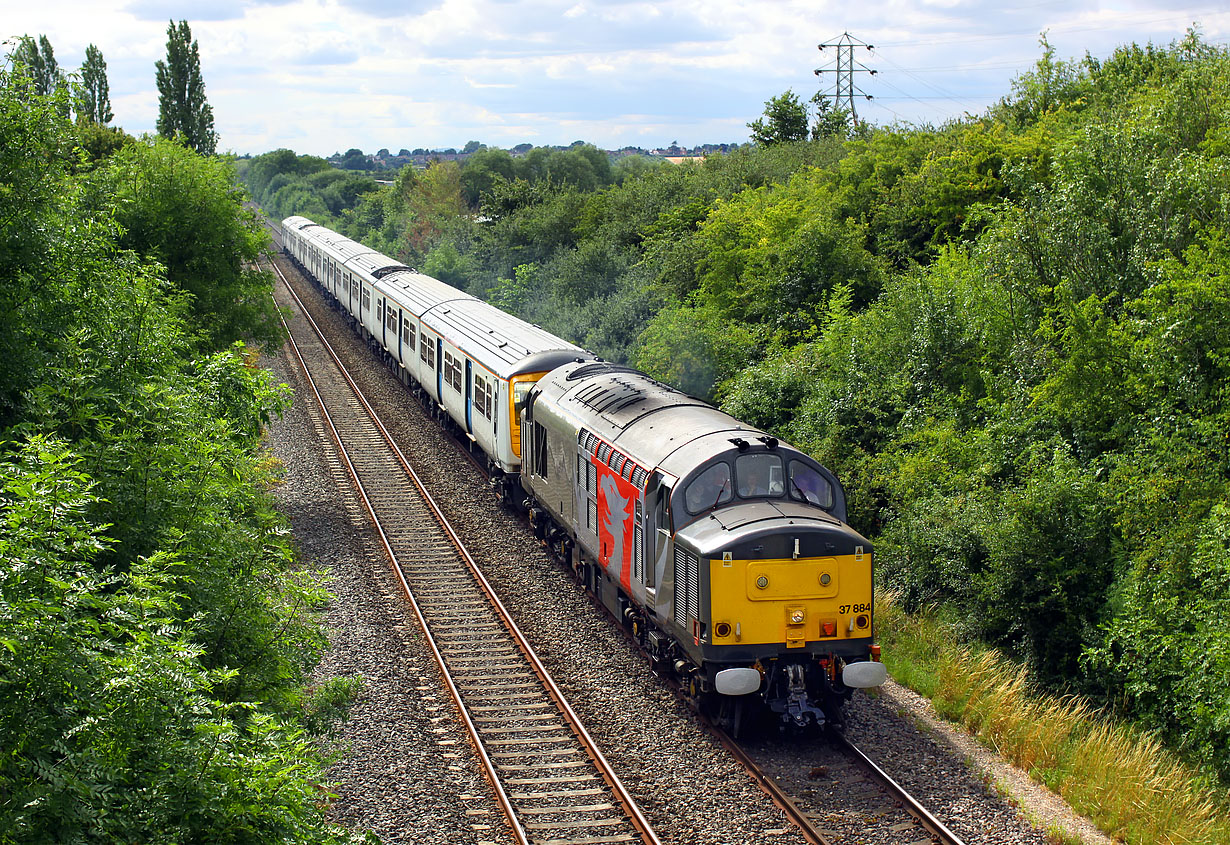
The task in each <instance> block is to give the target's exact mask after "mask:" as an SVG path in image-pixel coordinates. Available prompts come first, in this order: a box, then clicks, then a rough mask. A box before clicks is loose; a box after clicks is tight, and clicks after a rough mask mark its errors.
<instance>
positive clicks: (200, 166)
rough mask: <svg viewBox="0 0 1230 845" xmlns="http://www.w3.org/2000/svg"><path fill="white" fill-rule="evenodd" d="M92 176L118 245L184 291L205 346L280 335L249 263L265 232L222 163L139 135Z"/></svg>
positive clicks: (265, 283) (264, 283) (262, 279)
mask: <svg viewBox="0 0 1230 845" xmlns="http://www.w3.org/2000/svg"><path fill="white" fill-rule="evenodd" d="M92 182H93V185H94V186H95V191H97V192H98V193H99V194H100V195H101V196H100V198H99V200H98V201H99V202H100V203H111V204H114V208H115V213H116V220H117V221H118V222H119V224H120V225H121V226H122V227H123V230H124V231H123V235H122V237H121V239H120V245H121V246H123V247H125V248H128V249H131V250H134V251H135V252H137V253H139V254H141V255H143V256H146V257H149V258H151V259H154V260H157V261H158V262H159V263H161V264H162V265H163V266H164V267H165V268H166V270H167V277H168V278H169V279H170V281H171V282H172V283H173V284H175V285H176V287H177V288H178V289H180V290H182V291H183V292H185V293H187V294H188V295H189V296H190V300H189V304H190V307H191V309H192V317H193V322H194V324H195V325H196V326H197V327H198V328H199V331H200V332H201V335H202V343H203V345H204V347H205V348H208V349H221V348H224V347H226V346H228V345H230V344H231V343H232V342H234V341H235V340H239V339H242V338H245V337H247V338H254V339H256V340H257V341H259V342H261V343H267V344H272V343H277V342H279V341H280V339H281V331H282V330H281V327H280V325H279V324H278V322H277V316H276V312H275V310H274V307H273V305H272V302H271V300H270V298H269V285H270V282H269V277H268V275H267V274H266V273H265V272H263V271H261V270H258V269H256V267H255V261H256V259H257V258H258V257H259V256H260V255H261V253H262V252H263V251H264V250H265V248H266V247H267V245H268V243H269V235H268V233H267V232H266V231H265V229H264V227H263V226H262V225H261V224H260V221H259V219H258V218H257V217H256V215H255V214H254V213H253V212H252V211H250V210H249V209H247V208H246V207H245V206H244V200H245V197H244V194H243V192H242V191H241V190H240V189H239V188H238V186H237V185H236V182H235V177H234V173H233V171H232V170H231V168H230V166H229V165H228V164H227V163H226V162H223V161H218V160H214V159H206V158H202V157H200V156H195V155H193V154H192V153H190V152H189V151H187V150H185V149H184V148H183V147H180V146H179V145H178V144H175V143H173V142H170V141H166V140H163V139H146V140H143V141H141V142H139V143H135V144H130V145H127V146H125V147H123V148H122V149H121V150H119V151H118V152H117V153H116V154H115V155H113V156H112V157H111V158H110V159H108V161H107V162H106V164H105V166H103V167H101V168H99V170H97V171H96V172H95V174H94V176H93V177H92Z"/></svg>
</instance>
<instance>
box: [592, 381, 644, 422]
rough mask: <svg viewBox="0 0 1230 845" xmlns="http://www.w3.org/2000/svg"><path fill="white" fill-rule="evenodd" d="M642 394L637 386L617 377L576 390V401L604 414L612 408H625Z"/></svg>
mask: <svg viewBox="0 0 1230 845" xmlns="http://www.w3.org/2000/svg"><path fill="white" fill-rule="evenodd" d="M643 395H644V391H642V390H641V389H640V387H639V386H637V385H634V384H631V383H629V382H626V381H620V380H619V379H612V380H611V381H609V382H603V383H601V384H591V385H588V386H586V387H583V388H581V389H580V390H579V391H577V401H578V402H580V403H581V404H582V405H585V406H586V407H588V408H593V409H594V410H595V411H597V412H598V413H600V414H604V413H606V412H607V411H609V410H611V409H613V408H616V409H617V408H625V407H627V406H628V405H631V404H632V403H633V402H635V401H637V400H638V399H640V398H641V397H642V396H643Z"/></svg>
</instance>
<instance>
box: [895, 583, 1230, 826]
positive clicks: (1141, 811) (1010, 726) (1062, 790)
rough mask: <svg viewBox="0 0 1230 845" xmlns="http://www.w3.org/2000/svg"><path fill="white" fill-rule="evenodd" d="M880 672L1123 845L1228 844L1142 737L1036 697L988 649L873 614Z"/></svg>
mask: <svg viewBox="0 0 1230 845" xmlns="http://www.w3.org/2000/svg"><path fill="white" fill-rule="evenodd" d="M876 623H877V633H878V635H879V639H880V643H881V645H882V646H883V648H884V662H885V664H887V666H888V669H889V672H890V673H891V674H892V676H893V677H894V678H895V679H896V680H897V681H898V682H899V683H902V684H905V685H906V686H909V687H911V688H913V689H915V690H916V691H917V692H919V693H920V694H922V695H925V696H927V697H929V698H930V699H931V700H932V702H933V703H934V705H935V708H936V710H937V711H938V712H939V713H940V714H941V715H943V716H945V717H946V718H948V719H951V720H952V721H954V722H957V723H959V724H961V725H963V726H964V727H965V728H966V729H967V730H969V731H970V733H972V734H974V735H975V736H977V737H978V739H979V740H981V741H982V742H983V743H985V744H986V745H988V746H990V747H991V748H993V749H995V750H996V751H998V752H999V753H1000V754H1001V755H1003V756H1004V757H1006V758H1007V759H1008V760H1011V761H1012V762H1013V763H1015V764H1016V765H1018V766H1020V767H1021V768H1023V769H1025V770H1026V771H1028V772H1029V773H1030V775H1031V776H1032V777H1033V778H1034V779H1035V780H1038V781H1040V782H1042V783H1045V784H1046V785H1047V786H1049V787H1050V788H1051V789H1053V790H1054V791H1055V792H1057V793H1059V794H1060V795H1062V796H1063V797H1064V799H1065V800H1066V801H1067V802H1068V803H1069V804H1070V805H1072V807H1073V808H1074V809H1075V810H1076V811H1077V812H1079V813H1081V814H1083V815H1085V816H1088V817H1089V818H1090V819H1092V820H1093V822H1094V823H1095V824H1097V825H1098V827H1100V828H1101V829H1102V830H1103V831H1104V832H1105V833H1106V834H1108V835H1109V836H1112V837H1115V838H1118V839H1121V840H1123V841H1124V842H1127V843H1130V845H1137V844H1138V843H1139V845H1154V843H1174V845H1178V843H1210V844H1211V845H1227V843H1230V804H1228V803H1227V800H1226V795H1225V794H1224V793H1219V792H1217V791H1216V790H1215V789H1214V788H1212V787H1211V786H1210V785H1209V784H1210V780H1209V779H1208V778H1207V777H1205V776H1204V775H1202V773H1200V772H1199V771H1197V770H1195V769H1193V768H1192V767H1190V766H1188V765H1186V764H1184V763H1183V762H1182V761H1181V760H1180V759H1179V758H1178V757H1176V756H1175V755H1174V754H1173V753H1171V752H1170V751H1168V750H1167V749H1165V748H1163V747H1162V745H1161V744H1160V743H1159V742H1157V741H1156V740H1155V739H1153V738H1152V737H1150V736H1147V735H1144V734H1142V733H1141V732H1140V731H1138V730H1135V729H1133V728H1132V727H1131V726H1129V725H1124V724H1118V723H1115V722H1113V721H1112V720H1110V719H1109V718H1107V717H1106V716H1104V715H1103V714H1101V713H1099V712H1098V711H1096V710H1095V709H1094V708H1092V707H1091V706H1090V705H1089V704H1088V703H1086V702H1085V701H1083V700H1081V699H1079V698H1076V697H1073V696H1062V697H1058V696H1049V695H1044V694H1040V693H1039V692H1037V691H1036V690H1034V689H1033V688H1032V687H1031V685H1030V683H1029V680H1028V678H1027V676H1026V673H1025V669H1024V668H1023V667H1021V666H1017V665H1014V664H1013V663H1011V662H1010V661H1008V660H1007V659H1006V658H1004V657H1003V656H1001V655H1000V654H999V653H998V652H996V651H994V650H992V649H989V648H978V647H972V646H964V645H957V644H956V643H955V642H954V637H953V634H952V631H951V630H950V628H949V627H948V626H946V625H945V624H944V623H942V622H941V621H940V620H938V619H937V618H936V617H935V616H934V615H932V614H926V613H924V614H915V615H908V614H906V613H904V612H903V611H902V610H901V609H900V607H898V606H897V604H896V603H895V602H894V601H893V597H892V596H891V595H885V596H881V597H880V599H879V600H878V601H877V605H876Z"/></svg>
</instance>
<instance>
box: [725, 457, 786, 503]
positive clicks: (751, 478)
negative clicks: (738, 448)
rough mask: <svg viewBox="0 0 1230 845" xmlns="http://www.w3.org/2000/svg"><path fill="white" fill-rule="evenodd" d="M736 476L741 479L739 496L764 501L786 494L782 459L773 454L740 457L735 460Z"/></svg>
mask: <svg viewBox="0 0 1230 845" xmlns="http://www.w3.org/2000/svg"><path fill="white" fill-rule="evenodd" d="M735 475H737V476H738V478H739V496H740V497H741V498H744V499H763V498H764V497H765V496H780V495H782V494H783V493H785V492H786V483H785V480H784V477H783V475H782V459H781V457H780V456H778V455H774V454H772V453H771V452H759V453H756V454H751V455H740V456H739V457H737V458H735Z"/></svg>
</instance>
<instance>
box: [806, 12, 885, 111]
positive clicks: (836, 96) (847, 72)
mask: <svg viewBox="0 0 1230 845" xmlns="http://www.w3.org/2000/svg"><path fill="white" fill-rule="evenodd" d="M826 47H836V48H837V67H835V68H827V67H822V68H816V76H819V75H820V74H822V73H832V74H836V77H837V85H836V89H835V92H834V93H832V94H826V93H823V92H821V93H820V94H818V95H817V96H820V97H825V98H826V99H830V100H832V101H833V105H834V106H835V107H836V108H839V109H840V108H844V109H846V110H847V111H849V112H850V119H851V120H852V121H854V124H855V125H856V126H857V125H858V114H857V113H856V112H855V111H854V95H855V94H858V95H859V96H860V97H865V98H867V99H868V100H870V99H871V95H870V94H867V93H865V92H863V91H861V90H859V88H858V86H856V85H855V84H854V74H856V73H869V74H871V75H872V76H874V75H875V73H876V72H875V71H874V70H872V69H871V68H869V67H864V66H863V64H862V63H861V62H856V61H855V60H854V48H855V47H866V48H867V49H868V50H869V51H870V50H872V49H874V48H873V47H872V46H871V45H870V44H864V43H863V42H862V41H859V40H858V39H857V38H855V37H854V36H852V35H851V34H850V33H848V32H843V33H842V34H841V37H840V38H838V39H837V40H836V41H835V42H833V43H831V44H819V45H817V48H818V49H819V50H820V51H821V52H824V48H826Z"/></svg>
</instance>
